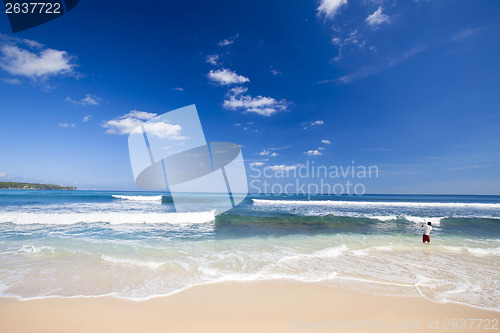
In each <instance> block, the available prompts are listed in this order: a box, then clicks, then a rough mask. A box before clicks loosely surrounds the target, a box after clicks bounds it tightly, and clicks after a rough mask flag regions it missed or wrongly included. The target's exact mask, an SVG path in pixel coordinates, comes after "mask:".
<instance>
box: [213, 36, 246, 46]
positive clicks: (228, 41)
mask: <svg viewBox="0 0 500 333" xmlns="http://www.w3.org/2000/svg"><path fill="white" fill-rule="evenodd" d="M239 36H240V34H239V33H238V34H236V35H234V36H233V37H231V38H228V39H223V40H221V41H220V42H218V43H217V45H219V46H228V45H231V44H233V43H234V41H235V40H236V38H238V37H239Z"/></svg>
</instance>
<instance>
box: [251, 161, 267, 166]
mask: <svg viewBox="0 0 500 333" xmlns="http://www.w3.org/2000/svg"><path fill="white" fill-rule="evenodd" d="M264 164H266V163H265V162H252V163H250V166H257V167H259V166H263V165H264Z"/></svg>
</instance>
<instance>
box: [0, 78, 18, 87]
mask: <svg viewBox="0 0 500 333" xmlns="http://www.w3.org/2000/svg"><path fill="white" fill-rule="evenodd" d="M0 81H3V82H5V83H8V84H13V85H18V84H21V80H19V79H15V78H12V79H0Z"/></svg>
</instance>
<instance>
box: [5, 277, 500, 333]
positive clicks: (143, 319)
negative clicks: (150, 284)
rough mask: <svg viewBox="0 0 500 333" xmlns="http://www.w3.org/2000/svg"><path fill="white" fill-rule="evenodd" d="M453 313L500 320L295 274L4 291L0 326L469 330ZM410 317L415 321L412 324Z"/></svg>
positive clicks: (114, 329)
mask: <svg viewBox="0 0 500 333" xmlns="http://www.w3.org/2000/svg"><path fill="white" fill-rule="evenodd" d="M454 319H455V320H458V321H460V320H462V319H466V320H467V319H489V320H497V321H499V320H500V312H497V311H493V310H486V309H480V308H476V307H473V306H468V305H463V304H457V303H451V302H450V303H437V302H433V301H430V300H427V299H425V298H423V297H421V296H418V297H394V296H376V295H372V294H366V293H361V292H358V291H348V290H344V289H340V288H335V287H328V286H322V285H318V284H315V283H302V282H294V281H289V280H267V281H255V282H217V283H210V284H204V285H198V286H193V287H190V288H187V289H184V290H181V291H179V292H175V293H172V294H170V295H168V296H158V297H153V298H150V299H148V300H127V299H121V298H116V297H113V296H90V297H86V296H75V297H68V298H63V297H56V296H54V297H49V298H40V299H31V300H17V299H15V298H11V297H0V331H1V332H6V333H8V332H16V333H17V332H35V331H36V332H68V331H71V332H89V331H92V332H137V331H143V332H149V331H172V332H195V331H203V332H293V331H324V330H326V331H349V332H375V331H378V332H380V331H392V332H436V331H443V330H445V331H451V332H454V331H464V329H452V323H453V322H452V320H454ZM446 320H448V321H449V323H448V326H449V329H446V328H445V325H446V324H447V322H446ZM470 323H471V322H470V321H469V324H470ZM389 324H390V325H391V327H389V326H388V325H389ZM410 324H411V325H412V327H411V328H407V327H405V325H410ZM342 325H344V326H345V325H347V326H346V327H348V328H346V327H344V328H342ZM370 325H371V326H370ZM436 325H437V327H435V326H436ZM458 325H460V322H458ZM478 325H483V327H482V328H481V327H479V328H478V327H473V328H471V329H469V328H468V329H467V330H466V331H467V332H485V331H495V330H494V329H490V330H487V329H486V328H484V323H481V324H479V322H477V323H475V326H478Z"/></svg>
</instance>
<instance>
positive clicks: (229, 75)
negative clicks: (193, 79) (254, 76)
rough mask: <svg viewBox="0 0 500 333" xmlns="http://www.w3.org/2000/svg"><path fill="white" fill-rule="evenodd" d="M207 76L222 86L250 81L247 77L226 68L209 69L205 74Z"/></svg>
mask: <svg viewBox="0 0 500 333" xmlns="http://www.w3.org/2000/svg"><path fill="white" fill-rule="evenodd" d="M207 76H208V78H209V79H210V80H211V81H213V82H215V83H217V84H219V85H222V86H228V85H231V84H241V83H245V82H249V81H250V79H249V78H247V77H245V76H243V75H238V74H236V73H235V72H233V71H231V70H229V69H226V68H222V69H218V70H215V71H214V70H211V71H210V72H209V73H208V74H207Z"/></svg>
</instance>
